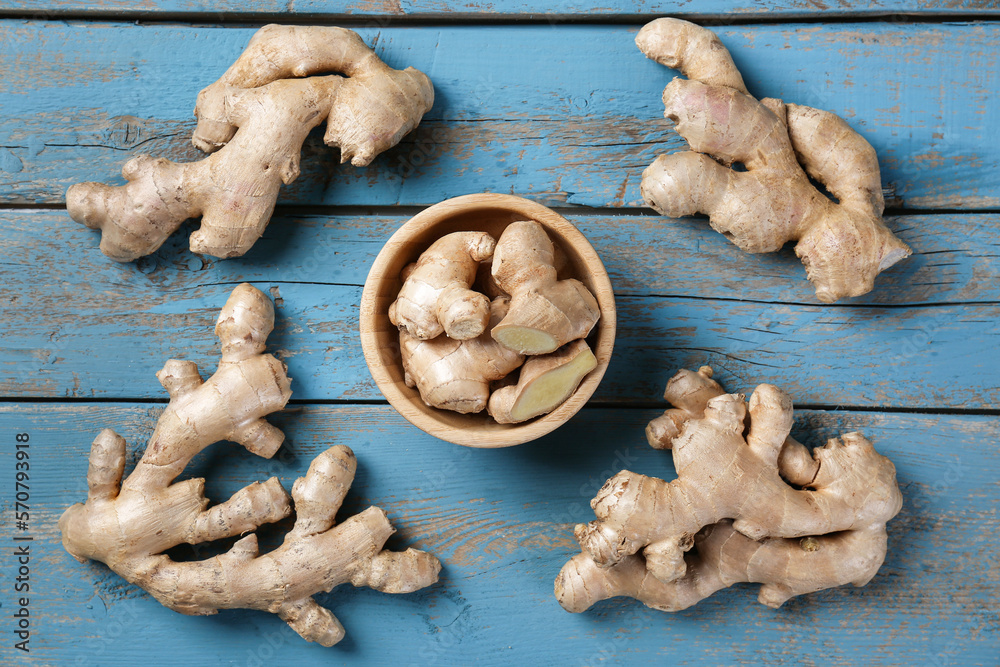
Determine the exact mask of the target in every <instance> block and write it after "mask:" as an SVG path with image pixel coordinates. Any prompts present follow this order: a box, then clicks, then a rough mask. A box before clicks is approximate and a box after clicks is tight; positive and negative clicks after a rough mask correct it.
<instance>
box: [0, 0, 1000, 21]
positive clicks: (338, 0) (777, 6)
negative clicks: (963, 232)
mask: <svg viewBox="0 0 1000 667" xmlns="http://www.w3.org/2000/svg"><path fill="white" fill-rule="evenodd" d="M4 5H5V8H6V9H7V10H20V11H22V12H37V13H38V14H39V15H40V17H46V18H48V17H53V16H55V17H58V16H60V15H61V14H70V13H79V12H85V13H97V14H114V15H120V14H122V13H128V14H134V15H141V16H156V15H158V14H165V15H173V14H184V15H187V14H208V15H209V16H211V17H212V18H216V17H218V16H219V15H220V14H226V15H231V16H239V15H250V16H252V15H254V14H264V15H275V14H280V15H283V16H289V15H290V16H296V17H297V16H308V17H313V16H319V17H344V18H359V17H371V18H376V19H381V20H399V19H406V18H414V17H436V18H441V19H449V18H458V17H463V18H464V17H474V18H476V19H477V20H479V21H487V20H489V19H490V18H493V17H497V18H506V17H523V16H527V17H534V18H538V17H540V16H546V17H549V20H552V21H559V20H565V19H571V18H579V17H581V16H593V17H613V16H616V15H623V14H624V15H628V16H650V17H653V16H660V15H664V14H670V15H673V16H680V17H688V18H695V17H701V18H706V17H707V18H721V19H726V18H728V19H732V18H733V17H738V18H756V17H773V16H781V17H808V18H818V19H827V18H833V17H840V16H888V17H889V18H891V19H893V20H897V21H905V20H906V19H907V18H908V17H912V16H920V15H921V14H932V15H935V16H942V15H943V16H947V15H949V14H961V15H965V14H968V15H979V14H984V15H987V16H989V15H993V14H995V13H996V11H997V7H996V5H995V4H994V3H993V2H992V1H991V0H947V1H946V2H939V1H937V0H879V1H876V2H863V1H861V0H838V2H835V3H834V2H830V3H827V2H819V1H816V0H737V1H736V2H732V1H728V2H727V1H725V0H706V1H702V2H697V3H694V2H690V0H631V1H629V0H611V1H609V0H600V1H599V2H598V1H596V0H504V1H503V2H495V1H493V2H490V1H486V0H475V1H471V2H470V1H469V0H332V1H331V0H297V1H296V2H287V1H285V0H253V1H252V2H239V1H238V0H216V1H214V2H208V1H207V0H166V1H159V2H152V1H151V0H144V1H141V2H127V1H126V0H100V1H95V0H90V1H88V0H44V1H41V2H40V1H39V0H7V2H5V3H4ZM241 18H242V16H241Z"/></svg>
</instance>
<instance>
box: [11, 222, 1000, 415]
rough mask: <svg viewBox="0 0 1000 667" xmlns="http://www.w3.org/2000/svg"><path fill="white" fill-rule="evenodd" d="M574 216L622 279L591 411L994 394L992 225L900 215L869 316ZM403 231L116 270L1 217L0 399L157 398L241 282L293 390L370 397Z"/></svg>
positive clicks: (333, 233) (89, 238) (69, 232)
mask: <svg viewBox="0 0 1000 667" xmlns="http://www.w3.org/2000/svg"><path fill="white" fill-rule="evenodd" d="M571 217H573V220H574V221H576V222H577V223H579V224H581V227H582V228H583V230H584V232H585V233H586V234H588V235H589V236H590V237H591V238H592V239H593V240H594V242H595V243H596V247H597V250H598V252H599V253H600V254H602V255H605V257H606V259H607V260H608V265H609V267H610V270H611V272H612V277H613V281H614V285H615V286H616V288H617V287H618V285H623V288H622V289H619V292H618V308H619V314H618V315H619V316H618V321H619V328H618V340H617V342H616V349H615V354H614V358H613V360H612V363H611V367H610V368H609V370H608V373H607V375H606V376H605V379H604V381H603V383H602V385H601V387H600V389H599V390H598V393H597V395H596V396H595V399H596V400H599V401H614V402H633V401H639V402H648V401H653V400H657V399H658V398H659V396H660V395H661V393H662V391H663V386H664V384H665V382H666V380H667V378H668V377H669V375H670V373H671V369H673V368H675V367H678V366H685V367H697V366H699V365H701V364H702V363H709V362H711V363H713V364H715V365H718V366H719V368H720V372H721V373H723V377H726V378H729V377H734V376H735V377H737V378H748V377H759V378H761V381H765V380H766V381H768V382H774V383H776V384H779V385H781V386H785V387H788V388H789V389H791V390H794V392H795V394H796V395H797V396H799V397H800V400H802V401H803V402H806V403H809V404H812V405H817V404H819V405H850V406H856V407H880V406H894V407H932V406H939V407H943V406H948V407H950V408H956V409H957V408H984V409H985V408H995V407H996V405H997V404H998V403H1000V388H998V386H997V382H996V363H995V359H994V356H993V355H994V351H995V349H996V347H997V344H998V342H1000V341H998V338H997V336H998V330H997V327H996V322H997V321H998V319H1000V305H998V301H1000V300H998V299H997V294H996V290H997V289H998V288H997V284H998V282H997V280H996V279H997V271H998V270H997V262H996V257H997V255H998V253H997V249H996V241H995V240H991V238H990V236H991V234H992V229H993V228H994V226H995V225H996V224H997V216H995V215H994V216H955V217H953V218H949V217H947V216H912V217H909V218H907V219H906V221H905V222H903V224H901V225H900V227H901V228H903V229H906V230H907V231H906V234H909V233H911V231H912V233H913V234H914V236H913V238H912V239H911V240H913V241H914V243H915V245H916V243H917V241H919V245H917V247H918V248H919V247H920V246H923V247H924V248H925V249H926V250H927V252H928V254H927V255H924V256H918V257H915V258H912V259H911V260H908V263H904V264H902V265H901V267H900V269H898V270H900V271H905V272H904V273H902V274H900V275H899V276H897V277H896V278H895V279H894V280H890V281H888V284H887V285H886V286H885V287H886V290H887V292H886V294H884V295H881V296H879V297H877V298H876V299H874V303H872V304H871V305H865V304H863V303H862V304H858V305H847V306H834V307H830V306H826V305H820V304H816V303H815V302H814V301H813V300H812V298H811V296H809V295H811V289H810V286H809V284H808V283H807V282H806V281H805V280H804V279H803V278H802V269H801V266H800V265H799V264H798V263H797V262H796V261H795V260H794V258H790V257H782V256H777V257H750V256H746V255H742V254H740V253H739V251H738V250H736V249H735V248H734V247H732V246H731V245H729V244H727V243H726V242H725V240H724V239H723V238H722V237H721V236H720V235H718V234H715V233H714V232H711V231H710V230H708V229H707V228H706V227H705V226H704V225H703V224H701V225H700V226H695V227H693V228H688V227H687V225H666V226H664V225H663V224H662V223H660V222H659V220H658V218H655V217H643V216H639V217H596V218H592V217H590V216H571ZM401 221H402V218H400V217H380V218H379V217H377V218H366V217H357V216H341V217H336V218H326V217H323V216H307V217H305V218H292V219H287V220H285V221H278V222H276V223H275V225H273V226H272V227H271V228H270V229H269V231H268V236H267V238H266V239H264V240H263V241H262V242H261V243H259V244H258V245H257V246H256V247H255V248H254V249H253V251H252V252H251V253H250V254H249V255H248V256H247V257H245V258H241V259H233V260H226V261H210V262H205V261H203V260H202V259H201V258H199V257H197V256H194V255H191V254H190V253H189V252H187V251H186V250H184V251H182V250H181V246H182V244H186V241H185V240H184V239H183V238H182V237H178V238H175V239H173V240H172V241H171V242H170V247H168V248H165V249H162V250H161V251H160V252H159V253H158V254H157V255H156V256H155V257H154V258H153V259H151V260H144V261H142V262H139V263H138V264H126V265H121V264H116V263H113V262H111V261H109V260H107V259H106V258H105V257H104V256H103V255H101V254H100V252H99V251H98V250H97V248H96V234H95V233H93V232H91V231H89V230H86V229H84V228H83V227H81V226H79V225H76V224H75V223H73V222H72V221H70V220H68V219H67V218H66V217H65V214H64V213H63V212H56V211H44V212H43V211H21V212H13V211H9V212H6V213H5V214H4V215H3V216H0V223H2V224H0V240H2V241H0V248H3V249H4V254H5V257H6V260H5V261H7V262H8V265H9V266H11V268H12V270H11V271H9V275H8V277H7V279H6V280H5V281H3V283H2V284H0V303H3V304H5V310H6V311H7V312H8V313H9V314H10V316H9V317H7V318H4V320H3V321H2V322H0V335H2V338H0V396H22V397H55V398H59V397H75V398H89V397H98V398H122V397H127V398H153V399H160V398H163V397H165V393H164V392H163V391H162V389H161V388H160V386H159V385H158V383H156V381H155V379H154V377H153V376H154V374H155V373H156V371H158V370H159V369H160V368H161V367H162V365H163V361H164V360H166V359H167V358H170V357H178V358H185V359H190V360H193V361H195V362H197V363H198V364H199V365H202V366H203V367H214V365H215V363H216V357H217V352H216V349H217V348H216V343H215V341H214V339H213V338H212V336H211V331H212V327H213V324H214V322H215V318H216V316H217V313H218V309H219V308H220V306H221V304H222V303H224V302H225V300H226V297H227V295H228V293H229V291H230V290H231V289H232V287H233V285H235V284H238V283H240V282H244V281H250V282H253V283H255V284H257V285H258V286H259V287H260V288H261V289H263V290H265V291H268V290H274V291H273V292H272V294H276V295H278V296H280V301H279V303H278V307H277V315H278V317H277V330H276V333H275V335H274V337H273V339H272V342H273V346H274V347H275V349H277V350H279V353H278V354H279V356H280V357H282V358H283V359H284V360H285V361H286V362H287V363H288V366H289V372H290V374H291V376H292V377H294V378H295V379H296V380H297V382H296V389H295V391H296V394H295V398H296V399H301V400H307V401H309V400H330V399H337V400H372V399H381V398H382V395H381V393H379V391H378V389H377V388H376V387H375V386H374V382H373V381H372V379H371V376H370V375H369V373H368V371H367V368H366V366H365V363H364V360H363V357H362V354H361V349H360V341H359V338H358V334H357V330H358V324H357V313H358V302H359V300H360V298H361V284H362V281H363V280H364V278H365V275H366V273H367V270H368V267H369V266H370V265H371V262H372V261H373V259H374V257H375V254H376V253H377V252H378V250H379V249H380V248H381V244H382V243H383V242H384V241H385V240H386V239H387V238H388V236H389V235H390V234H391V233H392V231H393V230H394V229H395V228H396V227H397V226H398V225H399V224H400V223H401ZM935 223H937V224H935ZM918 224H919V225H920V228H919V231H917V227H916V225H918ZM911 225H913V227H911ZM948 230H950V231H948ZM966 230H970V233H971V236H970V237H969V238H967V239H962V238H961V236H962V234H963V233H965V232H966ZM689 234H693V235H694V236H695V239H696V248H700V251H701V253H699V252H697V251H694V252H693V251H692V248H691V240H690V239H685V238H684V237H685V236H687V235H689ZM622 240H627V241H628V242H627V243H622ZM697 244H700V245H697ZM616 246H617V247H616ZM626 246H627V247H628V248H632V250H627V249H626ZM943 249H946V250H944V251H940V250H943ZM646 250H649V257H644V256H643V254H644V252H645V251H646ZM717 254H719V255H721V256H722V259H721V260H720V261H716V256H717ZM954 265H957V267H958V268H956V266H954ZM896 271H897V269H895V268H894V269H893V270H892V271H890V272H889V274H888V275H889V276H890V277H892V276H894V275H895V273H894V272H896ZM699 275H704V276H706V277H705V278H698V276H699ZM949 281H951V282H954V283H955V285H954V286H952V287H948V288H946V291H944V292H942V293H939V296H931V298H930V299H929V300H927V301H923V302H922V301H921V300H919V299H918V300H915V301H914V302H913V305H904V304H906V303H907V298H908V297H907V293H908V291H909V290H911V289H914V288H913V287H912V285H913V284H914V283H920V282H923V283H927V284H929V285H932V286H933V285H936V284H943V283H948V282H949ZM880 289H881V285H880ZM919 289H920V288H917V291H918V292H919ZM925 289H930V290H934V289H936V288H935V287H928V288H925ZM930 294H934V293H933V292H931V293H930ZM755 297H757V298H762V299H765V300H772V299H773V300H774V301H776V302H774V303H766V302H765V303H761V302H760V301H758V300H753V299H755ZM938 298H940V300H938ZM739 299H751V300H746V301H741V300H739ZM800 299H801V301H800ZM779 300H781V301H783V302H780V301H779ZM810 302H812V303H810ZM859 350H863V351H864V354H862V355H859V354H858V351H859ZM928 378H932V379H933V380H932V381H929V380H928Z"/></svg>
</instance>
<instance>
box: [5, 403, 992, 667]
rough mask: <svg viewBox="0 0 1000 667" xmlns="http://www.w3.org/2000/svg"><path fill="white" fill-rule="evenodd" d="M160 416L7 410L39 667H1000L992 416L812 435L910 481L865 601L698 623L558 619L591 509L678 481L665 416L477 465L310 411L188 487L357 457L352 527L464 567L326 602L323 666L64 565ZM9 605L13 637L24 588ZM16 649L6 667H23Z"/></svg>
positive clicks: (610, 420)
mask: <svg viewBox="0 0 1000 667" xmlns="http://www.w3.org/2000/svg"><path fill="white" fill-rule="evenodd" d="M747 388H748V385H746V384H740V385H738V386H734V387H733V389H734V390H736V389H741V390H743V389H747ZM157 412H158V408H156V407H152V406H144V405H128V404H98V405H94V404H76V405H61V404H45V405H38V404H6V405H3V406H0V439H2V440H3V442H4V444H3V447H2V448H0V470H3V471H6V472H5V473H4V474H2V475H0V498H2V503H3V507H4V510H5V511H4V512H3V513H2V515H0V517H2V518H0V520H2V521H3V524H2V525H0V530H2V532H3V534H4V535H5V536H6V537H5V539H6V540H9V539H10V536H11V534H12V532H13V531H14V530H15V528H14V527H13V526H12V525H11V524H10V519H11V513H10V511H8V510H9V508H10V504H11V500H12V480H13V475H12V474H9V473H12V472H13V461H12V451H13V437H14V434H15V433H18V432H27V433H29V434H30V436H31V446H32V449H31V453H32V459H31V464H32V468H31V473H32V481H31V485H32V486H31V500H30V503H31V507H32V516H31V520H30V529H29V530H28V531H26V534H29V535H31V536H32V537H34V538H35V541H34V542H33V543H32V549H33V550H34V551H33V554H34V559H33V561H32V564H31V567H32V570H31V577H32V579H31V585H32V590H31V593H32V598H31V603H30V605H31V613H32V614H33V616H32V623H33V625H32V631H33V634H32V639H31V641H32V643H31V648H32V652H31V653H30V654H29V655H24V656H18V658H20V661H19V663H20V664H39V665H49V664H60V665H65V664H85V665H134V664H140V663H142V662H143V661H144V660H148V659H149V656H159V657H158V658H157V660H167V661H169V664H199V665H215V664H240V665H243V664H261V663H263V664H275V661H279V662H280V663H282V664H297V663H298V662H300V661H308V662H313V661H323V662H324V663H326V662H335V663H338V664H347V665H354V664H401V665H451V664H469V663H471V662H473V661H475V662H477V664H485V665H509V664H524V665H529V664H530V665H547V664H560V665H565V664H595V663H602V664H606V663H607V664H621V663H639V662H646V661H653V660H656V661H658V662H659V661H664V660H666V661H669V662H670V664H679V665H719V664H737V663H740V664H769V665H784V664H788V665H793V664H794V665H798V664H824V665H851V666H853V665H857V664H866V665H867V664H872V665H899V664H915V665H958V664H961V665H994V664H996V656H997V655H998V654H1000V632H998V629H1000V623H998V620H1000V619H998V616H997V614H998V609H997V607H996V600H997V599H998V597H1000V580H998V578H997V572H1000V556H998V554H1000V538H998V535H1000V523H998V516H997V511H996V508H997V503H998V501H1000V484H998V482H997V479H996V474H995V471H996V470H997V469H1000V453H998V450H997V448H996V447H992V446H987V447H984V446H983V444H984V443H993V442H996V441H997V439H998V438H1000V420H998V419H997V418H995V417H977V416H956V415H951V416H949V415H938V416H934V415H920V414H877V413H868V412H851V413H844V412H813V411H804V412H800V413H799V414H798V418H797V421H796V426H795V428H794V431H793V433H794V434H795V435H796V436H797V437H800V438H802V439H804V440H805V441H806V442H807V443H809V444H812V445H815V444H819V443H822V442H823V440H824V439H825V438H827V437H831V436H833V435H836V434H839V433H842V432H845V431H849V430H861V431H862V432H864V433H865V434H866V435H867V436H868V437H870V438H871V439H872V440H873V441H874V442H875V444H876V446H877V448H878V449H879V451H880V452H882V453H883V454H885V455H887V456H889V457H890V458H891V459H892V460H893V461H894V463H895V465H896V468H897V473H898V478H899V482H900V485H901V488H902V489H903V494H904V506H903V510H902V513H901V514H900V516H899V517H897V518H896V519H895V520H894V521H892V522H890V524H889V554H888V558H887V560H886V563H885V565H884V566H883V568H882V570H881V571H880V573H879V574H878V575H877V576H876V578H875V579H874V580H873V581H872V582H871V584H869V586H868V587H866V588H863V589H855V588H851V587H848V588H841V589H836V590H832V591H826V592H822V593H819V594H814V595H810V596H806V597H802V598H798V599H795V600H793V601H791V602H789V603H788V604H787V605H786V606H785V607H783V608H782V609H780V610H778V611H772V610H770V609H768V608H765V607H763V606H761V605H759V604H757V603H756V587H755V586H738V587H735V588H733V589H730V590H728V591H725V592H722V593H720V594H716V595H715V596H712V597H711V598H710V599H709V600H707V601H705V602H703V603H701V604H699V605H698V606H696V607H694V608H692V609H690V610H688V611H685V612H682V613H679V614H673V615H671V614H665V613H661V612H655V611H652V610H650V609H646V608H645V607H642V606H641V605H640V604H638V603H635V602H632V601H628V600H624V599H622V600H613V601H608V602H605V603H601V604H600V605H598V606H597V607H596V608H595V609H593V610H591V611H590V612H587V613H584V614H579V615H573V614H568V613H566V612H564V611H563V610H562V609H560V608H559V606H558V604H557V603H556V602H555V599H554V597H553V594H552V581H553V579H554V577H555V575H556V573H557V572H558V570H559V568H560V567H561V566H562V564H563V563H564V562H565V561H566V560H568V559H569V558H570V557H571V556H572V555H573V554H574V553H577V552H578V547H577V546H576V545H575V542H574V541H573V539H572V532H571V528H572V525H573V524H574V523H576V522H579V521H586V520H589V519H590V518H592V511H591V510H590V508H589V507H588V506H587V503H588V501H589V499H590V498H591V497H592V495H593V494H594V493H595V492H596V490H597V488H598V487H599V486H600V484H601V483H602V482H603V481H604V479H605V478H606V477H608V476H610V475H611V474H613V473H614V472H617V471H618V470H620V469H621V468H622V467H628V468H629V469H631V470H635V471H637V472H642V473H645V474H651V475H657V476H660V477H664V478H667V479H669V478H671V477H672V476H673V468H672V466H671V465H670V463H669V456H668V455H667V454H666V453H665V452H656V451H653V450H651V449H649V448H648V447H647V446H646V445H645V441H644V437H643V433H642V429H643V426H644V425H645V423H646V422H647V421H648V420H649V419H650V418H652V417H653V416H655V414H656V412H655V411H649V410H590V409H585V410H584V411H582V412H581V413H580V414H579V415H577V417H575V418H574V419H573V420H572V421H570V422H569V423H568V424H567V425H565V426H563V427H562V428H561V429H559V430H557V431H555V432H554V433H553V434H550V435H549V436H546V437H545V438H543V439H542V440H540V441H538V442H535V443H531V444H528V445H524V446H521V447H515V448H511V449H506V450H470V449H464V448H460V447H456V446H454V445H449V444H447V443H444V442H441V441H438V440H435V439H433V438H431V437H430V436H426V435H424V434H423V433H421V432H419V431H417V430H416V429H414V428H412V427H410V426H409V425H408V424H406V423H405V422H404V421H403V420H402V419H401V418H400V417H399V416H398V415H397V414H396V413H395V412H393V411H392V409H391V408H389V407H386V406H313V405H300V406H295V407H294V408H292V409H290V410H287V411H285V412H284V413H282V414H280V415H278V416H277V417H276V418H275V419H274V420H273V421H274V422H275V423H276V424H277V425H279V426H280V427H281V428H282V429H284V430H285V432H286V433H287V435H288V444H287V445H286V446H285V447H286V448H287V449H286V450H285V451H282V452H281V453H279V455H278V456H277V457H276V459H274V460H272V461H263V460H261V459H257V458H255V457H252V456H250V455H249V454H247V453H246V452H245V451H243V450H241V449H239V448H236V447H230V446H225V445H219V446H217V447H216V448H215V449H214V450H210V451H208V452H206V453H205V454H204V455H203V456H202V457H201V458H200V459H199V460H197V461H196V462H195V463H194V464H193V466H192V468H191V469H190V470H189V471H188V474H190V475H193V476H198V475H206V476H207V477H208V479H209V493H210V495H212V496H213V497H214V498H218V499H221V498H224V497H227V496H228V494H230V493H232V492H233V491H235V490H236V489H237V488H239V487H240V486H243V485H245V484H247V483H249V482H250V481H253V480H261V479H264V478H266V477H267V476H270V475H272V474H273V475H277V476H278V477H279V478H280V479H282V481H283V483H285V484H286V486H287V485H288V484H290V483H291V481H292V480H293V479H294V478H295V477H297V476H299V475H301V474H302V473H303V472H304V471H305V469H306V467H307V466H308V463H309V461H310V460H311V458H312V457H313V456H314V455H316V454H317V453H318V452H320V451H322V450H323V449H324V448H326V447H328V446H330V445H332V444H348V445H350V446H351V447H353V448H354V449H355V451H356V453H357V455H358V459H359V475H358V479H357V481H356V482H355V484H354V486H353V488H352V490H351V492H350V494H349V495H348V500H347V503H346V505H345V508H344V510H343V511H342V513H341V516H347V515H349V514H352V513H354V512H357V511H359V510H361V509H363V508H364V507H366V506H367V505H369V504H377V505H379V506H381V507H383V508H384V509H386V510H387V511H388V513H389V515H390V517H391V519H392V521H393V522H394V524H395V525H396V526H397V527H398V528H399V531H400V532H399V535H397V536H396V537H394V538H393V543H392V544H393V546H394V548H402V547H405V546H407V545H415V546H420V547H421V548H424V549H429V550H431V551H433V552H434V553H435V554H436V555H438V556H439V557H440V558H441V559H442V560H443V561H444V563H445V569H444V571H443V575H442V581H441V583H440V584H438V585H437V586H435V587H434V588H431V589H428V590H425V591H422V592H419V593H416V594H413V595H406V596H388V595H382V594H378V593H373V592H371V591H367V590H354V589H351V588H350V587H349V586H348V587H341V588H338V589H336V590H335V591H334V592H333V593H332V594H331V595H328V596H322V598H321V601H322V602H324V603H325V604H327V605H329V606H330V608H331V609H332V610H333V611H334V613H335V614H336V615H337V616H338V617H339V618H340V619H341V620H342V621H343V623H344V625H345V627H346V628H347V633H348V638H347V639H346V640H345V642H344V643H343V644H342V645H340V646H337V647H334V648H330V649H324V648H322V647H319V646H316V645H314V644H313V645H310V644H306V643H305V642H302V641H301V640H300V639H299V638H298V637H297V636H295V635H294V634H292V633H291V631H289V630H288V629H287V628H286V627H285V626H284V625H283V624H282V623H281V622H280V621H279V620H278V619H276V618H275V617H273V616H270V615H267V614H263V613H257V612H223V613H221V614H219V615H218V616H214V617H208V618H196V617H185V616H180V615H178V614H175V613H173V612H171V611H168V610H166V609H165V608H163V607H161V606H160V605H159V604H158V603H156V602H155V601H153V600H152V599H151V598H149V597H148V596H147V595H146V594H145V593H143V592H142V591H140V590H138V589H136V588H134V587H132V586H129V585H126V584H125V583H124V582H122V581H121V580H120V579H118V578H117V577H116V576H115V575H113V574H111V573H110V572H109V571H108V570H107V569H106V568H104V567H103V566H100V565H96V564H92V563H91V564H85V565H81V564H79V563H77V562H76V561H75V560H73V559H72V558H71V557H70V556H69V555H68V554H66V553H65V552H64V551H63V550H62V548H61V546H60V544H59V537H58V532H57V530H56V527H55V522H56V520H57V518H58V516H59V514H60V513H61V512H62V510H63V508H64V507H66V506H67V505H69V504H72V503H73V502H77V501H80V500H82V499H83V498H84V497H85V495H86V484H85V479H84V477H85V473H86V465H87V464H86V454H87V451H88V448H89V442H90V440H91V439H92V438H93V436H94V435H95V434H96V432H97V431H98V430H99V429H100V428H103V427H105V426H113V427H115V428H116V429H118V430H119V431H120V432H121V433H122V435H124V436H125V437H126V438H127V439H128V441H129V443H130V446H131V447H132V451H137V450H138V449H141V446H142V445H143V444H144V438H145V437H147V436H148V434H149V432H150V430H151V428H152V426H153V423H154V421H155V418H156V414H157ZM133 459H134V457H133ZM13 568H14V563H13V562H12V559H11V558H10V557H9V551H8V550H7V549H5V550H4V556H3V557H2V558H0V578H2V580H3V581H5V582H10V581H12V579H13V577H14V574H13V572H14V570H13ZM0 602H2V604H3V610H4V616H5V617H7V616H8V612H9V610H11V606H10V605H11V602H12V596H11V593H10V591H9V588H7V587H5V590H4V592H3V593H2V594H0ZM5 626H7V627H8V628H9V620H8V621H5ZM720 629H721V631H720ZM5 635H6V636H5V639H4V641H3V642H2V644H0V651H2V652H3V653H2V654H0V660H2V661H4V662H7V664H9V662H8V661H9V660H10V657H11V656H12V655H13V653H12V648H11V643H10V641H9V633H5ZM255 660H259V661H260V662H259V663H258V662H255Z"/></svg>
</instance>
